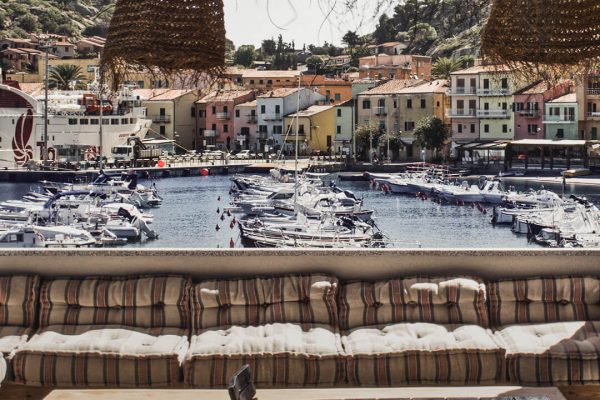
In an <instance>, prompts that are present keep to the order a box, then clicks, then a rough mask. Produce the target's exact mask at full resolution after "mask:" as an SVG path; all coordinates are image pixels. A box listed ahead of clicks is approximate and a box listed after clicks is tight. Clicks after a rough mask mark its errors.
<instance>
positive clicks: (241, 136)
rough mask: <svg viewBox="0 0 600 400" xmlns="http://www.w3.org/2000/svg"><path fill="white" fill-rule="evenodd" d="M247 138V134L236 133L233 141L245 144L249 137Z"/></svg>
mask: <svg viewBox="0 0 600 400" xmlns="http://www.w3.org/2000/svg"><path fill="white" fill-rule="evenodd" d="M249 136H250V135H249V134H247V133H236V134H235V140H236V141H237V142H240V141H242V142H245V141H247V140H248V137H249Z"/></svg>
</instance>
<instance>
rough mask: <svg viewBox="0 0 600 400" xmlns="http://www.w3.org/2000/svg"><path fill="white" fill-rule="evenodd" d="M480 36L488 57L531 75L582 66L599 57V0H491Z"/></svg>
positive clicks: (591, 65) (586, 67)
mask: <svg viewBox="0 0 600 400" xmlns="http://www.w3.org/2000/svg"><path fill="white" fill-rule="evenodd" d="M481 41H482V51H483V53H484V56H485V57H486V58H487V59H488V60H490V61H491V62H493V63H498V64H507V65H512V66H514V67H516V68H517V69H520V70H525V71H528V72H529V73H530V74H531V75H538V76H539V75H547V76H549V77H558V76H559V75H562V74H565V73H585V72H588V71H590V70H592V69H594V68H596V66H597V65H598V62H599V61H600V1H599V0H494V3H493V5H492V11H491V14H490V17H489V20H488V22H487V24H486V26H485V27H484V29H483V31H482V36H481Z"/></svg>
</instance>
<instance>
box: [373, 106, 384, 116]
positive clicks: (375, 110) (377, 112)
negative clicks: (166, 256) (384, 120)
mask: <svg viewBox="0 0 600 400" xmlns="http://www.w3.org/2000/svg"><path fill="white" fill-rule="evenodd" d="M373 114H375V115H387V111H386V109H385V107H373Z"/></svg>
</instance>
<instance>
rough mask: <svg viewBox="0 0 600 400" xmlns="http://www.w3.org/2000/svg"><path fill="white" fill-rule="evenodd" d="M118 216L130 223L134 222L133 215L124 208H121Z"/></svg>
mask: <svg viewBox="0 0 600 400" xmlns="http://www.w3.org/2000/svg"><path fill="white" fill-rule="evenodd" d="M117 215H118V216H119V217H123V218H125V219H127V220H128V221H129V222H131V221H133V218H134V216H133V215H131V213H130V212H129V211H127V210H126V209H124V208H123V207H120V208H119V211H117Z"/></svg>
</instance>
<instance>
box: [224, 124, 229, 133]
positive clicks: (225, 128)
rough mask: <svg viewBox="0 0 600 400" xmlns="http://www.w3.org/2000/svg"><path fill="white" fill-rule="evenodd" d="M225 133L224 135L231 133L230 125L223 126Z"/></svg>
mask: <svg viewBox="0 0 600 400" xmlns="http://www.w3.org/2000/svg"><path fill="white" fill-rule="evenodd" d="M223 132H224V133H227V132H229V125H227V124H225V125H223Z"/></svg>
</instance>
